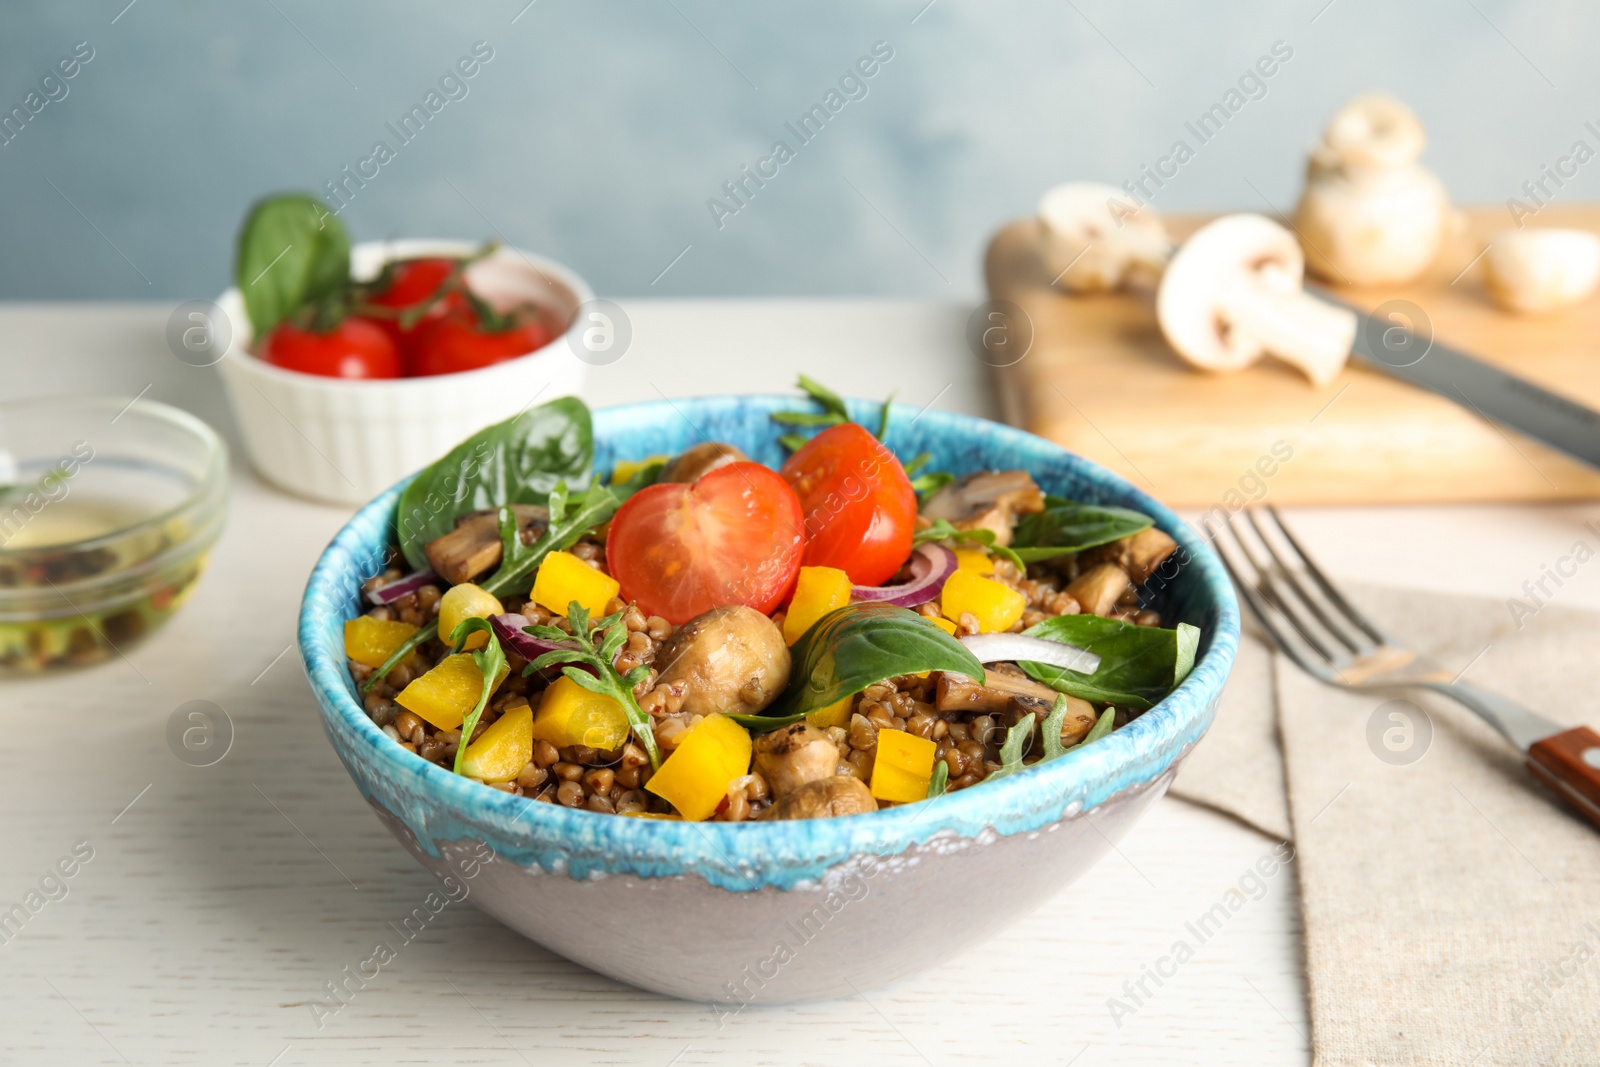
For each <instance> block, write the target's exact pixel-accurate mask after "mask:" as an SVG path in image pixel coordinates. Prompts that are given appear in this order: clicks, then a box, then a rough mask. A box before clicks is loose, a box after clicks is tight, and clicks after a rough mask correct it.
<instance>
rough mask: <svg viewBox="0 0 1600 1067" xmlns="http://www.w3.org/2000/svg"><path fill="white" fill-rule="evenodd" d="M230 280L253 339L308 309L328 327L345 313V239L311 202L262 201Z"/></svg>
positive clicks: (301, 198) (242, 236)
mask: <svg viewBox="0 0 1600 1067" xmlns="http://www.w3.org/2000/svg"><path fill="white" fill-rule="evenodd" d="M233 277H234V284H235V285H237V286H238V287H239V293H240V294H241V295H242V296H243V297H244V308H245V312H246V313H247V314H248V315H249V316H250V326H251V328H252V329H253V330H254V331H255V335H256V336H257V337H264V336H266V334H267V331H269V330H271V329H272V328H273V327H274V326H276V325H278V323H280V322H282V321H283V320H284V319H286V318H288V317H289V315H290V314H291V313H293V312H294V311H296V310H297V309H299V308H300V307H301V306H303V305H305V304H308V303H310V304H314V305H318V310H317V316H318V318H319V319H320V320H321V321H322V322H323V323H324V324H326V325H332V323H333V322H336V321H337V320H338V317H339V315H341V314H342V313H343V310H344V309H343V302H344V290H345V287H346V286H347V285H348V284H349V281H350V238H349V236H348V235H346V233H345V231H344V226H343V225H341V224H340V222H339V220H338V219H336V218H334V217H333V215H332V214H331V213H329V211H328V209H327V208H326V207H324V206H323V204H322V202H321V201H320V200H318V199H317V198H316V197H314V196H310V195H303V194H294V195H289V196H271V197H267V198H266V199H263V200H258V201H256V203H255V204H254V205H253V206H252V207H251V209H250V214H249V215H247V216H246V217H245V221H244V228H243V229H242V230H241V231H240V232H239V251H238V258H237V259H236V260H235V262H234V267H233ZM330 319H331V321H330Z"/></svg>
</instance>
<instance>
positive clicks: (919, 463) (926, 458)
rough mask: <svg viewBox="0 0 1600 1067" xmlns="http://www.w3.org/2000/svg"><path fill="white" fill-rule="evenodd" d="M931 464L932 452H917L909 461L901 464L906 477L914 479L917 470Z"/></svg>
mask: <svg viewBox="0 0 1600 1067" xmlns="http://www.w3.org/2000/svg"><path fill="white" fill-rule="evenodd" d="M932 462H933V453H932V452H918V453H917V454H916V455H915V456H912V457H911V459H910V461H909V462H907V463H904V464H902V466H904V467H905V472H906V477H907V478H914V477H916V474H917V472H918V471H919V470H921V469H922V468H923V467H926V466H927V465H928V464H930V463H932Z"/></svg>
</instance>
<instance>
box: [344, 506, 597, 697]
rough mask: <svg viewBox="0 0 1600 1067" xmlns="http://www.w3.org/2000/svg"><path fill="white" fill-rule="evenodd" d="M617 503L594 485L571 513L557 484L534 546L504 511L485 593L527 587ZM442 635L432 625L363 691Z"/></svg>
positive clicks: (413, 638)
mask: <svg viewBox="0 0 1600 1067" xmlns="http://www.w3.org/2000/svg"><path fill="white" fill-rule="evenodd" d="M617 503H618V502H617V497H616V494H615V493H613V492H612V491H611V490H610V489H607V488H606V487H605V486H603V485H598V484H591V485H590V486H589V488H588V490H587V491H585V493H584V494H583V499H581V500H580V501H578V503H577V505H576V507H574V508H572V509H571V510H569V505H568V502H567V491H566V485H565V483H557V484H556V487H555V489H553V490H551V492H550V503H549V508H550V524H549V525H548V526H546V527H545V530H544V533H543V534H542V535H541V536H540V537H539V539H538V540H537V541H535V542H534V543H533V544H531V545H524V544H523V543H522V539H521V538H520V537H518V536H517V533H516V518H515V516H514V515H513V514H512V512H511V509H510V508H502V509H501V511H500V539H501V543H502V545H503V546H504V554H503V556H502V558H501V560H500V569H499V570H497V571H495V572H494V575H493V577H491V578H489V579H488V580H487V581H484V582H480V583H479V584H480V585H481V586H482V587H483V589H484V590H485V591H487V592H489V593H492V594H493V595H495V596H497V597H498V596H502V595H503V594H505V593H506V592H508V591H510V590H512V589H517V588H522V587H525V586H526V584H527V580H528V577H529V576H530V575H531V574H533V572H534V570H535V569H536V568H537V567H538V566H539V564H540V563H541V562H542V561H543V560H544V558H545V557H546V556H548V555H549V554H550V553H552V552H560V551H564V550H565V549H568V548H571V547H572V546H573V545H574V544H576V543H577V541H578V539H579V538H580V537H582V536H583V535H584V534H585V533H587V532H588V531H589V530H592V529H594V527H596V526H598V525H600V524H601V523H602V522H605V521H606V520H607V519H609V518H611V516H612V515H613V514H614V513H615V512H616V510H617ZM508 516H510V517H509V518H508ZM438 633H439V624H438V623H437V622H430V623H429V624H428V625H426V626H424V627H423V628H422V629H420V630H418V631H417V632H416V633H414V634H412V635H411V636H410V637H408V638H406V640H405V642H404V643H403V644H401V645H400V647H399V648H397V649H395V650H394V654H393V655H391V656H390V657H389V658H388V659H386V660H384V661H383V665H382V666H381V667H379V668H378V669H377V670H375V671H373V672H372V675H371V676H370V677H369V678H368V679H367V680H366V681H365V682H364V683H362V686H361V691H362V692H364V693H365V692H369V691H370V690H371V689H372V687H373V686H375V685H377V684H378V683H379V682H380V681H382V680H383V678H384V676H385V675H386V674H388V673H389V672H390V671H391V670H393V669H394V667H395V665H396V664H398V663H400V662H401V661H402V660H404V659H405V658H406V657H407V656H409V655H411V653H413V652H415V651H416V650H417V649H419V648H421V647H422V646H423V645H424V644H426V643H427V642H428V641H431V640H432V639H433V638H434V637H436V636H438Z"/></svg>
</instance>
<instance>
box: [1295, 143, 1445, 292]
mask: <svg viewBox="0 0 1600 1067" xmlns="http://www.w3.org/2000/svg"><path fill="white" fill-rule="evenodd" d="M1294 224H1295V227H1296V229H1297V230H1298V231H1299V233H1300V235H1301V242H1302V246H1303V250H1304V252H1305V256H1306V260H1307V265H1308V266H1309V268H1310V270H1311V273H1312V274H1315V275H1316V276H1317V277H1319V278H1322V279H1324V280H1326V281H1330V282H1336V283H1338V284H1340V285H1398V284H1400V283H1403V282H1407V281H1410V280H1411V279H1413V278H1415V277H1417V276H1418V275H1420V274H1421V273H1422V272H1423V271H1425V270H1427V269H1428V267H1429V266H1430V265H1431V264H1432V263H1433V261H1434V260H1435V259H1437V258H1438V256H1439V249H1440V248H1441V247H1442V246H1443V244H1444V241H1445V238H1446V237H1447V236H1449V234H1450V232H1451V229H1452V214H1451V210H1450V197H1449V194H1448V193H1446V192H1445V188H1444V183H1443V182H1441V181H1439V179H1438V178H1437V177H1436V176H1434V174H1433V173H1432V172H1431V171H1429V170H1427V169H1425V168H1424V167H1422V166H1420V165H1418V164H1415V163H1408V164H1404V165H1401V166H1398V167H1393V168H1390V169H1385V170H1371V171H1360V172H1357V173H1356V174H1351V173H1350V172H1347V171H1345V170H1342V169H1339V170H1321V169H1319V168H1318V167H1317V165H1316V164H1315V162H1313V164H1312V166H1311V167H1310V168H1309V170H1308V173H1307V176H1306V187H1305V190H1304V192H1302V193H1301V194H1300V203H1299V205H1298V206H1297V207H1296V208H1295V215H1294Z"/></svg>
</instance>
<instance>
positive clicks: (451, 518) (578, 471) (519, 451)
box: [395, 397, 594, 570]
mask: <svg viewBox="0 0 1600 1067" xmlns="http://www.w3.org/2000/svg"><path fill="white" fill-rule="evenodd" d="M593 461H594V427H593V423H592V422H591V420H590V418H589V409H588V407H587V406H585V405H584V403H583V401H581V400H579V399H577V398H576V397H562V398H560V399H558V400H552V401H550V402H549V403H547V404H541V405H539V406H538V407H536V408H529V409H528V410H527V411H524V412H521V413H520V414H518V415H515V416H513V417H512V418H509V419H507V420H505V421H504V422H497V423H495V424H494V425H493V426H486V427H484V428H483V429H482V430H479V431H478V432H477V433H475V434H473V435H472V436H471V437H469V438H467V439H466V440H465V441H462V442H461V443H460V444H458V445H456V447H455V448H452V449H451V450H450V451H449V452H447V453H446V454H445V455H444V456H443V457H442V458H440V459H439V460H437V461H435V462H434V463H433V464H432V465H430V466H429V467H427V468H426V469H425V470H423V471H422V472H421V473H420V474H418V475H417V476H416V477H415V478H413V479H412V480H411V484H410V485H408V486H406V488H405V491H404V492H402V493H401V494H400V506H399V510H398V513H397V515H396V518H395V522H396V525H397V527H398V530H399V536H400V551H401V552H402V553H404V554H405V557H406V562H407V563H409V564H410V565H411V566H412V567H413V568H414V569H417V570H420V569H421V568H423V567H426V566H427V565H428V557H427V556H426V555H425V554H424V552H423V549H425V548H426V547H427V545H428V542H430V541H432V540H434V539H435V538H437V537H442V536H443V535H445V534H447V533H449V532H450V531H451V530H452V529H454V528H455V520H456V517H457V516H458V515H461V514H463V513H465V512H468V511H479V510H483V509H485V508H494V507H500V506H501V505H504V504H543V503H544V502H545V498H546V497H547V496H549V495H550V491H551V490H552V489H554V488H555V487H556V484H557V483H558V482H567V483H568V484H570V485H575V486H578V487H580V488H581V487H583V486H584V485H586V484H587V483H588V481H589V469H590V465H591V464H592V463H593Z"/></svg>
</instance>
